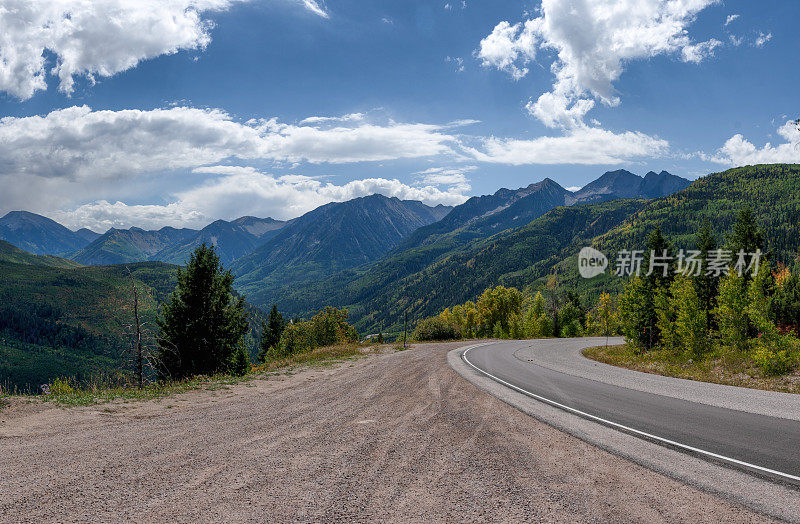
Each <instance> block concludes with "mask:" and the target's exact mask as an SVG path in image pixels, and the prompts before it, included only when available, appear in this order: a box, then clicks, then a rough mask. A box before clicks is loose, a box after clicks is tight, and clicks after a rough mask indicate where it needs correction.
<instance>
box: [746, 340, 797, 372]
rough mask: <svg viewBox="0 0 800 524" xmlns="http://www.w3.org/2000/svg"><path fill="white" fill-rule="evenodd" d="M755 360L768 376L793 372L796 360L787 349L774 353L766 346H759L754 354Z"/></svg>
mask: <svg viewBox="0 0 800 524" xmlns="http://www.w3.org/2000/svg"><path fill="white" fill-rule="evenodd" d="M753 360H754V361H755V363H756V364H757V365H758V367H760V368H761V371H762V372H763V373H764V374H765V375H767V376H777V375H784V374H786V373H788V372H790V371H791V370H792V368H794V366H795V364H796V359H795V358H793V357H792V354H791V353H790V352H789V350H787V349H782V350H778V351H773V350H771V349H769V348H766V347H764V346H759V347H758V348H756V350H755V351H754V352H753Z"/></svg>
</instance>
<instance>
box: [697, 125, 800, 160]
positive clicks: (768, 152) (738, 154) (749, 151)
mask: <svg viewBox="0 0 800 524" xmlns="http://www.w3.org/2000/svg"><path fill="white" fill-rule="evenodd" d="M778 135H780V136H781V138H783V139H784V140H785V142H784V143H781V144H778V145H772V144H771V143H769V142H767V143H766V144H764V146H763V147H760V148H759V147H756V146H755V145H754V144H753V143H752V142H750V141H749V140H747V139H746V138H744V136H742V135H741V134H736V135H733V136H732V137H731V138H729V139H728V140H727V141H726V142H725V144H724V145H723V146H722V147H721V148H720V149H718V150H717V151H716V152H715V153H714V154H713V155H706V154H701V155H700V157H701V158H702V159H703V160H707V161H711V162H716V163H718V164H724V165H727V166H731V167H735V166H744V165H754V164H778V163H788V164H792V163H800V125H799V124H797V122H792V121H789V122H786V123H785V124H784V125H782V126H781V127H780V128H778Z"/></svg>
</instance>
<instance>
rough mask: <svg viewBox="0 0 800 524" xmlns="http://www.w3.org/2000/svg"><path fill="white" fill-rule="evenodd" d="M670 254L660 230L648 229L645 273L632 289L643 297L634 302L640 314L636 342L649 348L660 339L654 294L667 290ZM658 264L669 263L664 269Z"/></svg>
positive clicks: (669, 278) (670, 272)
mask: <svg viewBox="0 0 800 524" xmlns="http://www.w3.org/2000/svg"><path fill="white" fill-rule="evenodd" d="M671 257H672V248H671V247H670V245H669V243H668V242H667V240H666V239H665V238H664V235H663V234H662V233H661V229H660V228H656V229H654V230H653V231H652V232H651V233H650V237H649V238H648V241H647V250H646V251H645V260H644V262H645V266H644V271H645V273H646V274H645V276H644V277H643V278H642V279H641V282H640V284H639V285H637V288H636V289H635V291H636V293H637V294H638V295H639V299H640V300H641V301H642V302H641V304H638V305H636V306H635V307H636V309H637V310H638V315H641V316H640V317H639V318H638V319H637V321H636V323H637V325H638V327H637V329H639V330H640V333H639V335H638V336H637V338H638V340H639V343H638V344H637V345H639V347H641V348H643V349H652V348H654V347H656V346H657V345H658V344H659V343H660V342H661V332H660V330H659V327H658V312H657V308H656V297H657V296H658V294H659V293H664V292H668V290H669V286H670V283H671V282H672V279H673V278H674V274H673V272H672V268H671V267H670V266H671V262H670V261H671ZM661 264H668V266H667V267H666V269H665V268H664V267H663V266H662V265H661ZM629 306H630V304H629ZM629 313H630V311H629ZM629 327H630V326H629Z"/></svg>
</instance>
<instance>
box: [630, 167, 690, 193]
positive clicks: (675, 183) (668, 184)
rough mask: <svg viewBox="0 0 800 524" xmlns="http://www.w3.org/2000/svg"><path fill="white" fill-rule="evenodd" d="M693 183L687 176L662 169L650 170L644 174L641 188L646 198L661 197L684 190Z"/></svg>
mask: <svg viewBox="0 0 800 524" xmlns="http://www.w3.org/2000/svg"><path fill="white" fill-rule="evenodd" d="M689 185H691V182H690V181H689V180H686V179H685V178H682V177H679V176H676V175H673V174H670V173H667V172H666V171H662V172H660V173H656V172H655V171H650V172H649V173H647V174H646V175H645V176H644V180H643V181H642V187H641V189H640V191H641V193H642V195H643V196H644V197H645V198H661V197H665V196H668V195H671V194H673V193H677V192H678V191H683V190H684V189H686V188H687V187H689Z"/></svg>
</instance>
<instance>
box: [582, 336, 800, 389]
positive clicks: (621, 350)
mask: <svg viewBox="0 0 800 524" xmlns="http://www.w3.org/2000/svg"><path fill="white" fill-rule="evenodd" d="M583 354H584V356H586V357H588V358H590V359H592V360H596V361H598V362H603V363H605V364H611V365H612V366H619V367H623V368H627V369H633V370H636V371H643V372H645V373H653V374H655V375H664V376H667V377H676V378H685V379H689V380H697V381H701V382H711V383H714V384H725V385H728V386H738V387H745V388H753V389H763V390H767V391H780V392H784V393H800V372H798V370H794V371H791V372H789V373H786V374H784V375H780V376H769V375H766V374H765V373H764V371H763V370H762V369H761V368H760V367H759V366H758V364H757V363H756V362H755V361H754V359H753V355H752V354H751V352H747V351H736V350H733V349H730V348H726V347H716V348H714V349H713V350H710V351H708V352H706V353H705V354H704V355H703V356H702V357H701V358H695V357H694V356H693V355H692V354H691V353H689V352H688V351H671V350H665V349H657V350H652V351H645V352H640V351H638V350H636V349H635V348H633V347H632V346H630V345H628V344H623V345H619V346H600V347H596V348H589V349H586V350H584V351H583Z"/></svg>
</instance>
